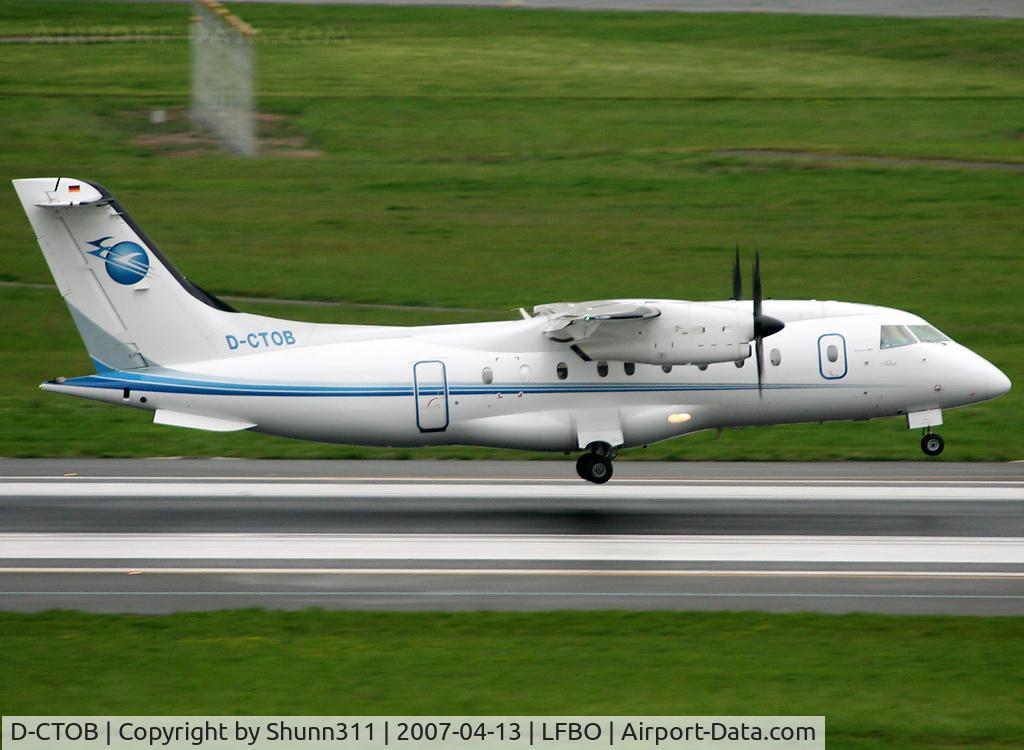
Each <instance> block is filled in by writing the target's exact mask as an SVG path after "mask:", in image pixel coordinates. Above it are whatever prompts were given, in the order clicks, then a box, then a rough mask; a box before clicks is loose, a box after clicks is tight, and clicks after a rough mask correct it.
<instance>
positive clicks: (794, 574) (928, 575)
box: [0, 567, 1024, 581]
mask: <svg viewBox="0 0 1024 750" xmlns="http://www.w3.org/2000/svg"><path fill="white" fill-rule="evenodd" d="M68 574H71V575H77V574H85V575H130V576H135V575H198V576H208V575H225V576H240V575H241V576H254V575H257V576H325V575H326V576H434V577H437V576H444V577H447V576H462V577H472V576H488V577H490V576H501V577H507V578H511V577H516V578H518V577H542V578H561V577H582V578H899V579H903V578H906V579H925V580H972V581H973V580H1024V571H1020V572H1010V571H966V570H735V569H732V570H715V569H709V570H701V569H688V570H682V569H678V568H677V569H659V570H637V569H625V568H619V569H610V570H599V569H592V568H111V567H76V568H64V567H0V575H68Z"/></svg>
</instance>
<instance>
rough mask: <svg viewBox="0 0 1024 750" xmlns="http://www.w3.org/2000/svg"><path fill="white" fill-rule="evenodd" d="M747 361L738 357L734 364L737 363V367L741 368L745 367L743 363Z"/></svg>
mask: <svg viewBox="0 0 1024 750" xmlns="http://www.w3.org/2000/svg"><path fill="white" fill-rule="evenodd" d="M746 363H747V360H745V359H737V360H736V361H735V362H734V363H733V364H735V365H736V369H739V368H741V367H743V365H745V364H746Z"/></svg>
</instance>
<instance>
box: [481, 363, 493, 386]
mask: <svg viewBox="0 0 1024 750" xmlns="http://www.w3.org/2000/svg"><path fill="white" fill-rule="evenodd" d="M480 378H481V379H482V380H483V381H484V383H485V384H486V385H490V384H491V383H493V382H494V370H492V369H491V368H490V367H485V368H484V370H483V372H482V373H480Z"/></svg>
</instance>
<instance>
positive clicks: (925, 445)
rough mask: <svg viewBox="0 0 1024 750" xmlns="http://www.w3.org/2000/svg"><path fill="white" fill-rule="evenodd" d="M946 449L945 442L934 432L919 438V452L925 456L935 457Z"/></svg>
mask: <svg viewBox="0 0 1024 750" xmlns="http://www.w3.org/2000/svg"><path fill="white" fill-rule="evenodd" d="M945 447H946V441H945V440H943V439H942V438H941V437H940V436H939V435H937V434H935V433H934V432H929V433H928V434H927V435H925V436H924V437H923V438H921V450H923V451H924V453H925V455H926V456H937V455H939V454H940V453H942V449H943V448H945Z"/></svg>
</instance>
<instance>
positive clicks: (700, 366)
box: [697, 365, 708, 372]
mask: <svg viewBox="0 0 1024 750" xmlns="http://www.w3.org/2000/svg"><path fill="white" fill-rule="evenodd" d="M697 369H698V370H700V371H701V372H704V371H705V370H706V369H708V366H707V365H697Z"/></svg>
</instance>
